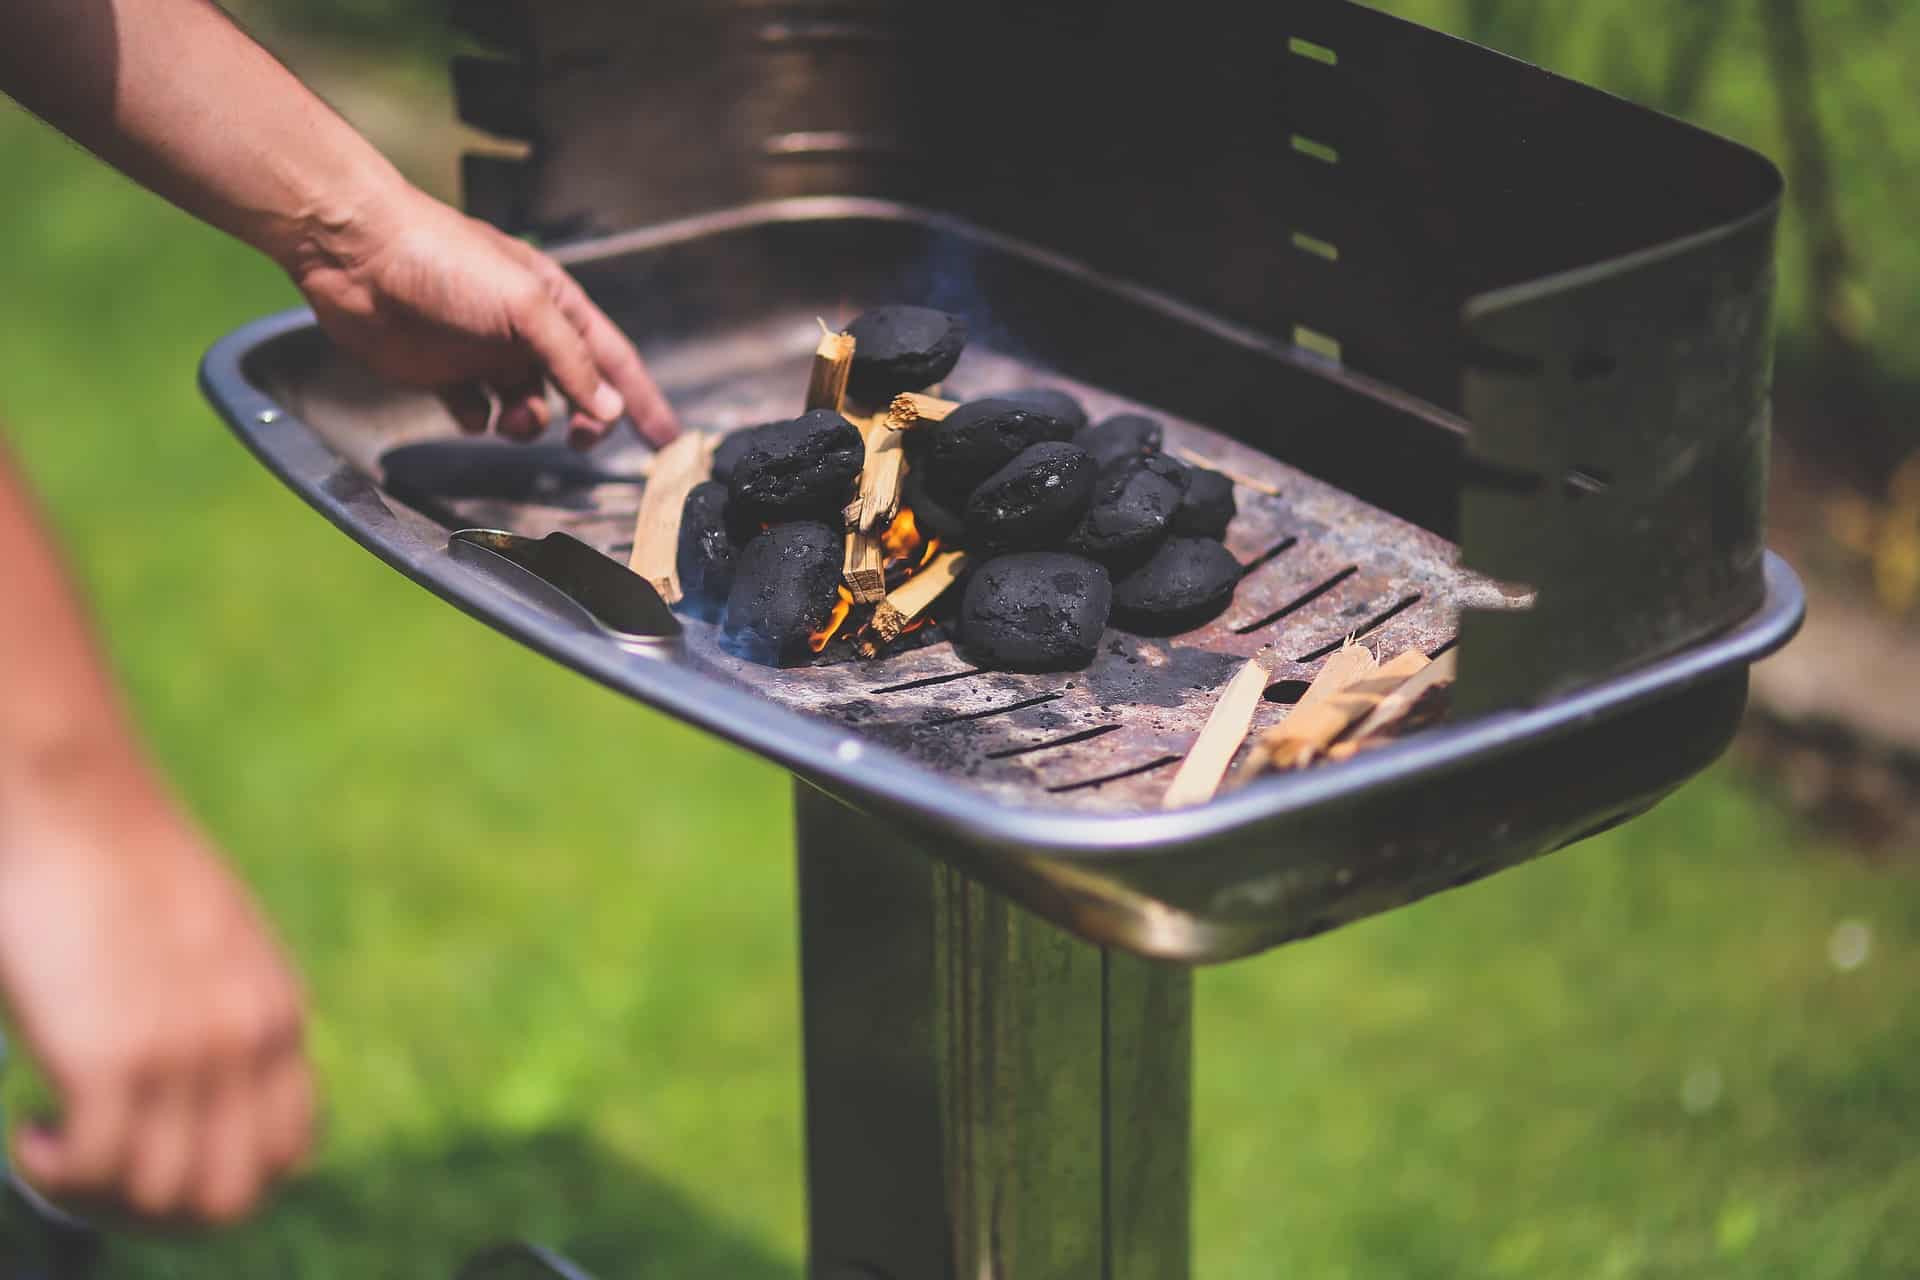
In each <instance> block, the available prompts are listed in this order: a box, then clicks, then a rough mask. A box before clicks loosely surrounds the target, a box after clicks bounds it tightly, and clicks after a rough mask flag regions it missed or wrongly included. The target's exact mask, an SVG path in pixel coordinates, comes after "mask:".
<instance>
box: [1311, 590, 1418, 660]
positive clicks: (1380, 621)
mask: <svg viewBox="0 0 1920 1280" xmlns="http://www.w3.org/2000/svg"><path fill="white" fill-rule="evenodd" d="M1419 603H1420V594H1419V593H1418V592H1415V593H1414V594H1413V595H1410V596H1408V597H1407V598H1406V599H1404V600H1402V601H1400V602H1399V603H1398V604H1395V605H1394V606H1393V607H1392V608H1390V609H1387V610H1384V611H1383V612H1380V613H1376V614H1375V615H1374V616H1373V617H1372V618H1371V619H1369V620H1368V622H1367V625H1366V626H1364V627H1361V628H1360V629H1359V630H1358V631H1355V632H1353V633H1352V634H1351V635H1344V636H1341V637H1340V638H1339V639H1338V640H1330V641H1328V642H1327V643H1326V644H1323V645H1321V646H1320V647H1319V648H1318V649H1315V650H1314V651H1313V652H1312V653H1303V654H1301V655H1300V656H1299V657H1297V658H1295V659H1294V661H1295V662H1318V661H1320V659H1322V658H1324V657H1326V656H1327V655H1328V654H1330V653H1332V652H1333V651H1334V650H1335V649H1338V648H1339V647H1340V646H1341V645H1343V644H1345V643H1346V642H1347V641H1348V640H1358V639H1360V638H1362V637H1363V636H1370V635H1372V634H1373V633H1374V632H1376V631H1378V630H1379V629H1380V628H1382V627H1384V626H1386V625H1387V624H1388V623H1389V622H1392V621H1393V620H1394V619H1395V618H1397V617H1399V616H1400V615H1401V614H1403V613H1405V612H1406V611H1407V610H1409V609H1411V608H1413V606H1415V605H1417V604H1419Z"/></svg>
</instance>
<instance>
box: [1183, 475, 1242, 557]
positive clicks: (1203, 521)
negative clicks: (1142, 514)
mask: <svg viewBox="0 0 1920 1280" xmlns="http://www.w3.org/2000/svg"><path fill="white" fill-rule="evenodd" d="M1239 510H1240V508H1239V506H1238V504H1236V503H1235V502H1234V500H1233V481H1231V480H1229V479H1227V478H1226V477H1225V476H1223V475H1221V474H1220V473H1219V472H1218V471H1209V470H1207V469H1206V468H1205V467H1188V468H1187V494H1186V497H1185V498H1184V499H1182V500H1181V503H1180V509H1179V510H1178V511H1176V512H1174V513H1173V531H1174V532H1175V533H1176V534H1185V535H1187V536H1189V537H1194V538H1212V539H1214V540H1215V541H1216V542H1217V541H1219V540H1220V539H1221V538H1224V537H1226V536H1227V526H1228V525H1229V524H1231V523H1233V517H1234V516H1235V515H1237V514H1238V513H1239Z"/></svg>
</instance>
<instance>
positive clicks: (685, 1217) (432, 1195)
mask: <svg viewBox="0 0 1920 1280" xmlns="http://www.w3.org/2000/svg"><path fill="white" fill-rule="evenodd" d="M506 1240H527V1241H531V1242H533V1243H535V1244H539V1245H543V1246H546V1247H548V1248H551V1249H554V1250H556V1251H557V1252H559V1253H561V1254H564V1255H566V1256H567V1257H568V1258H570V1259H571V1260H572V1261H573V1262H575V1263H576V1264H578V1265H579V1266H581V1267H582V1268H584V1269H585V1270H586V1271H588V1272H589V1273H591V1274H592V1276H593V1277H594V1278H595V1280H666V1278H667V1277H675V1278H676V1280H678V1278H681V1277H691V1278H698V1277H705V1276H712V1277H715V1278H716V1280H717V1278H719V1277H726V1278H727V1280H795V1278H796V1277H797V1276H798V1275H799V1270H800V1269H799V1267H798V1265H797V1263H794V1262H791V1261H789V1260H787V1259H783V1258H780V1257H777V1256H775V1255H774V1254H773V1253H772V1252H770V1251H769V1250H768V1249H767V1248H765V1247H764V1246H762V1245H761V1244H760V1243H759V1242H757V1241H754V1240H752V1239H749V1238H747V1237H746V1236H745V1235H744V1234H743V1233H742V1232H741V1231H739V1230H738V1229H737V1228H735V1227H733V1226H731V1225H729V1224H726V1223H724V1222H721V1221H719V1220H717V1219H716V1218H715V1217H714V1216H713V1214H712V1213H711V1211H710V1210H708V1209H706V1208H705V1207H703V1206H701V1205H697V1204H695V1203H693V1202H692V1201H690V1200H689V1199H688V1198H687V1197H686V1196H685V1195H684V1194H682V1193H681V1192H680V1191H679V1190H678V1189H676V1188H675V1187H673V1186H671V1185H670V1184H668V1183H666V1182H664V1181H662V1180H661V1179H660V1178H658V1177H656V1176H655V1175H653V1174H651V1173H649V1172H647V1171H645V1170H642V1169H638V1168H635V1167H634V1166H633V1165H631V1164H630V1163H628V1162H626V1161H625V1159H624V1158H623V1157H621V1156H619V1155H617V1154H615V1153H614V1152H612V1151H610V1150H608V1149H607V1148H606V1147H604V1146H602V1145H600V1144H599V1143H597V1142H595V1141H594V1140H593V1139H592V1138H590V1137H588V1136H586V1135H584V1134H581V1133H577V1132H561V1133H551V1134H544V1135H537V1136H531V1137H513V1138H505V1137H503V1138H494V1139H484V1138H483V1139H473V1140H469V1141H465V1142H462V1143H460V1144H458V1145H455V1146H452V1147H448V1148H442V1149H438V1150H422V1149H407V1150H397V1151H394V1152H392V1153H384V1152H383V1153H380V1154H378V1155H375V1156H372V1157H369V1158H365V1159H362V1160H359V1161H355V1162H351V1163H342V1164H338V1165H332V1166H329V1167H327V1168H324V1169H322V1170H321V1171H319V1172H317V1173H315V1174H314V1175H312V1176H311V1177H308V1178H306V1179H303V1180H302V1181H301V1182H299V1183H298V1184H297V1185H295V1186H293V1187H291V1188H289V1189H288V1190H287V1191H286V1192H285V1193H284V1194H283V1195H282V1196H281V1197H280V1199H279V1200H278V1201H276V1202H275V1205H274V1207H273V1211H272V1212H271V1213H269V1214H268V1215H266V1216H265V1217H263V1218H261V1219H260V1220H259V1221H257V1222H255V1223H253V1224H251V1225H249V1226H247V1227H244V1228H242V1229H240V1230H238V1231H235V1232H233V1233H231V1234H228V1235H224V1236H221V1237H218V1238H212V1237H208V1238H203V1239H199V1240H183V1239H175V1240H170V1241H164V1242H163V1241H151V1240H145V1241H143V1240H135V1239H132V1238H122V1239H116V1240H114V1241H113V1242H112V1243H111V1246H110V1247H109V1249H108V1251H107V1255H106V1262H105V1265H104V1267H103V1268H102V1269H101V1272H100V1274H101V1276H102V1277H103V1280H120V1278H122V1277H127V1278H129V1280H158V1278H159V1277H167V1278H169V1280H173V1278H176V1277H177V1278H178V1280H188V1278H189V1277H214V1276H218V1277H227V1276H262V1277H265V1276H273V1277H277V1278H280V1277H284V1278H287V1280H294V1278H299V1280H307V1278H309V1277H311V1278H312V1280H321V1278H322V1277H326V1278H329V1280H331V1278H334V1277H342V1276H353V1277H369V1278H371V1277H394V1278H395V1280H402V1278H404V1280H452V1277H453V1276H454V1273H455V1271H456V1270H457V1269H458V1268H459V1266H460V1265H461V1263H463V1262H464V1261H465V1260H466V1259H468V1258H469V1257H470V1256H472V1255H474V1254H476V1253H478V1252H479V1251H480V1250H482V1249H484V1248H486V1247H488V1246H490V1245H493V1244H496V1243H499V1242H502V1241H506Z"/></svg>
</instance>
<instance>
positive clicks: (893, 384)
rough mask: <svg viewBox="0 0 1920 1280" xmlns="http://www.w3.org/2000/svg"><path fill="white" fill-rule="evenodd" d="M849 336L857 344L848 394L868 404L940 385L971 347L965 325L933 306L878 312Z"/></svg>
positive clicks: (880, 309) (850, 328)
mask: <svg viewBox="0 0 1920 1280" xmlns="http://www.w3.org/2000/svg"><path fill="white" fill-rule="evenodd" d="M847 332H848V333H849V334H851V335H852V337H853V342H854V346H853V371H852V373H851V374H850V375H849V376H848V379H847V394H848V395H850V396H852V397H853V398H854V399H855V400H858V401H859V402H860V403H862V404H866V405H884V404H886V403H887V401H889V400H891V399H893V398H894V397H895V396H897V395H899V394H900V393H901V392H902V391H920V390H923V389H924V388H927V387H930V386H932V385H933V384H934V383H936V382H939V381H940V380H941V379H942V378H944V377H946V376H947V375H948V374H950V373H952V372H953V366H954V365H955V364H957V363H958V362H959V360H960V352H961V349H962V348H964V347H965V346H966V345H967V322H966V320H965V319H963V318H962V317H960V316H954V315H948V314H947V313H946V312H944V311H935V310H933V309H931V308H929V307H876V308H874V309H873V310H872V311H868V312H866V313H864V314H863V315H861V316H860V317H859V318H858V319H856V320H855V321H854V322H853V323H852V324H850V325H848V326H847Z"/></svg>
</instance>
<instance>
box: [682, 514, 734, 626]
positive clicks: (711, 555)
mask: <svg viewBox="0 0 1920 1280" xmlns="http://www.w3.org/2000/svg"><path fill="white" fill-rule="evenodd" d="M738 554H739V553H738V548H736V547H735V545H734V534H733V531H732V530H731V529H730V528H729V526H728V521H727V486H725V485H724V484H721V483H719V482H718V481H715V480H707V481H704V482H702V483H700V484H697V485H695V486H694V487H693V490H692V491H691V492H690V493H688V494H687V504H686V506H685V507H684V508H683V509H682V510H681V513H680V548H679V556H678V567H679V570H680V589H681V590H682V591H684V592H685V593H686V599H685V601H684V607H685V608H686V609H687V611H688V612H690V613H692V614H693V615H694V616H695V617H698V618H703V619H705V620H706V621H709V622H711V621H713V620H714V619H715V618H717V617H718V616H719V614H720V608H721V606H722V605H723V604H725V603H726V599H727V593H728V592H729V591H731V590H732V589H733V572H734V565H735V562H736V561H737V559H738Z"/></svg>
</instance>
